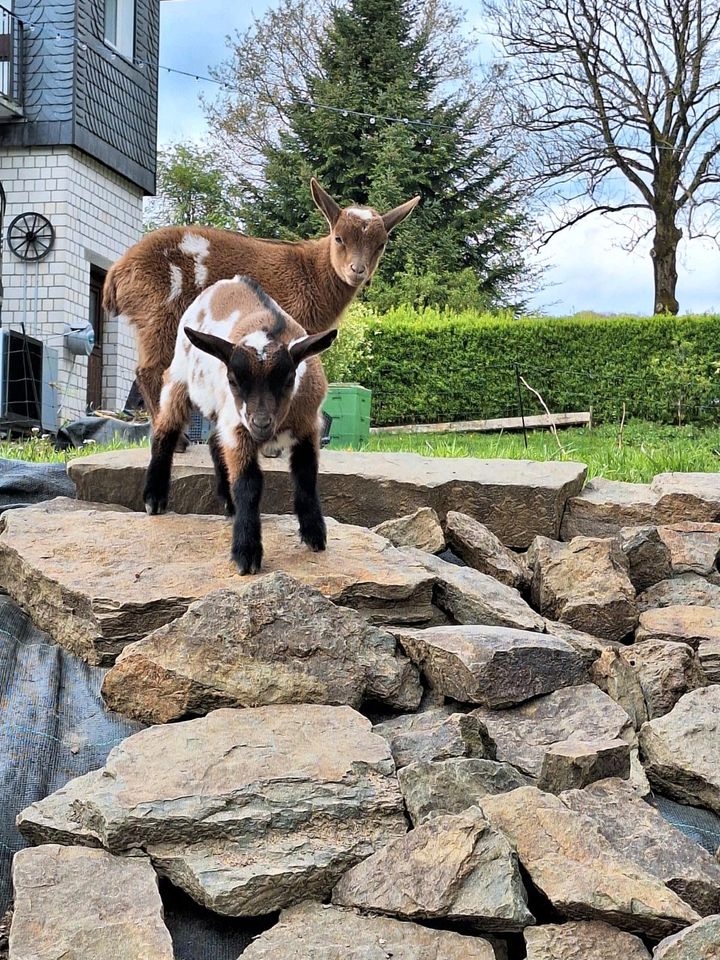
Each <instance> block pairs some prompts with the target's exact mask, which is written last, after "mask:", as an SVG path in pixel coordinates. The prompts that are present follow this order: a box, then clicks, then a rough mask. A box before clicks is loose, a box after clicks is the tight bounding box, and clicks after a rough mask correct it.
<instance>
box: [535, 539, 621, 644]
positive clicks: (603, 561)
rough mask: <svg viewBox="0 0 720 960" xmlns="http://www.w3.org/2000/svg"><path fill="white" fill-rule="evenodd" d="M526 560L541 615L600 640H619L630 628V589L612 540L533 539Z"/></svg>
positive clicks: (616, 545)
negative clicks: (559, 540) (564, 541)
mask: <svg viewBox="0 0 720 960" xmlns="http://www.w3.org/2000/svg"><path fill="white" fill-rule="evenodd" d="M528 562H529V564H530V568H531V570H532V584H531V595H532V602H533V606H534V607H535V608H536V609H537V610H539V611H540V612H541V613H542V614H543V615H544V616H546V617H550V618H552V619H553V620H559V621H561V622H562V623H568V624H569V625H570V626H571V627H575V628H576V629H578V630H583V631H586V632H588V633H590V632H592V633H593V634H594V635H595V636H599V637H602V638H604V639H605V640H621V639H622V638H623V637H625V636H627V634H629V633H631V632H632V630H633V629H634V628H635V625H636V624H637V621H638V613H637V607H636V605H635V589H634V587H633V585H632V583H631V582H630V579H629V577H628V567H627V559H626V557H625V555H624V554H623V552H622V550H621V549H620V547H619V545H618V543H617V541H615V540H607V539H590V538H587V537H577V538H575V539H574V540H573V541H572V542H570V543H558V542H556V541H553V540H548V539H547V538H546V537H537V538H536V539H535V541H534V542H533V544H532V546H531V547H530V550H529V551H528Z"/></svg>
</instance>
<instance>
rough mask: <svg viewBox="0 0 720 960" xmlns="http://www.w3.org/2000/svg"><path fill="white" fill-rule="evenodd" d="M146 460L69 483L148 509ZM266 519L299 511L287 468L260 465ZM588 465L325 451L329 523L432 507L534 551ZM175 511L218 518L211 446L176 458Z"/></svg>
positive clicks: (105, 463) (123, 454) (98, 459)
mask: <svg viewBox="0 0 720 960" xmlns="http://www.w3.org/2000/svg"><path fill="white" fill-rule="evenodd" d="M148 459H149V453H148V451H147V450H145V449H137V450H122V451H117V452H114V453H106V454H97V455H96V456H93V457H83V458H82V462H81V461H80V460H73V461H72V462H71V463H70V464H69V466H68V472H69V474H70V477H71V478H72V480H73V481H74V482H75V485H76V487H77V492H78V497H79V498H80V499H81V500H91V501H96V502H100V503H102V502H106V501H111V502H114V503H121V504H124V505H125V506H127V507H131V508H132V509H133V510H138V511H139V510H143V509H144V507H143V500H142V488H143V483H144V479H145V469H146V467H147V463H148ZM262 469H263V473H264V474H265V490H264V500H263V509H264V510H265V511H266V512H267V513H279V514H281V513H289V512H290V511H291V510H292V487H291V479H290V476H289V473H288V469H287V461H283V460H263V463H262ZM586 472H587V468H586V467H585V465H584V464H581V463H560V462H555V461H551V462H546V463H540V462H535V461H531V460H477V459H474V458H446V457H421V456H418V455H417V454H414V453H347V452H344V451H339V450H323V451H322V454H321V457H320V482H319V490H320V496H321V499H322V502H323V507H324V510H325V514H326V516H329V517H334V518H335V519H336V520H339V521H341V522H343V523H353V524H359V525H360V526H364V527H374V526H376V525H377V524H378V523H382V522H383V521H384V520H394V519H395V518H397V517H403V516H405V515H407V514H410V513H414V511H415V510H417V509H419V508H420V507H432V508H433V509H434V510H435V511H436V512H437V513H438V514H439V516H440V517H441V518H444V517H445V514H446V513H447V511H448V510H459V511H461V512H462V513H467V514H468V515H469V516H471V517H474V518H475V519H476V520H479V521H480V522H481V523H485V524H486V525H487V526H488V527H489V528H490V529H491V530H492V531H493V533H495V534H496V535H497V536H498V537H500V539H501V540H502V542H503V543H504V544H505V545H506V546H509V547H516V548H520V549H522V548H524V547H527V546H529V544H530V543H531V542H532V540H533V537H535V536H536V535H538V534H542V535H544V536H548V537H557V536H558V535H559V532H560V521H561V519H562V515H563V511H564V509H565V503H566V501H567V499H568V498H569V497H572V496H574V495H575V494H577V493H578V492H579V491H580V490H581V489H582V485H583V481H584V479H585V475H586ZM170 509H171V510H173V511H175V512H176V513H219V512H220V511H221V507H220V505H219V503H218V501H217V498H216V496H215V480H214V471H213V466H212V462H211V459H210V454H209V451H208V449H207V447H206V446H205V445H204V444H202V445H196V446H191V447H190V448H189V449H188V450H187V452H186V453H184V454H182V455H179V456H177V457H175V463H174V465H173V475H172V484H171V492H170Z"/></svg>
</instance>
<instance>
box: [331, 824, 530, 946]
mask: <svg viewBox="0 0 720 960" xmlns="http://www.w3.org/2000/svg"><path fill="white" fill-rule="evenodd" d="M333 903H335V904H337V905H338V906H342V907H357V908H358V909H360V910H365V911H370V912H372V913H381V914H386V915H390V916H395V917H399V918H400V919H405V920H436V921H437V920H444V921H450V922H455V923H464V924H466V925H468V926H470V927H473V928H474V929H476V930H479V931H485V932H497V933H513V932H517V931H520V930H523V929H524V928H525V927H526V926H528V924H531V923H534V922H535V919H534V917H533V915H532V914H531V913H530V911H529V910H528V907H527V894H526V892H525V887H524V886H523V882H522V880H521V879H520V868H519V866H518V861H517V855H516V853H515V851H514V850H513V849H512V848H511V846H510V844H509V843H508V841H507V840H506V839H505V837H504V835H503V834H502V833H500V832H499V831H497V830H495V829H494V828H493V827H491V826H490V824H489V823H488V822H487V820H486V819H485V818H484V817H483V815H482V812H481V811H480V810H479V809H478V808H477V807H471V808H470V809H468V810H466V811H464V812H463V813H461V814H458V815H456V816H441V817H436V818H434V819H432V820H428V821H427V822H426V823H424V824H421V826H419V827H416V828H415V829H414V830H411V831H410V833H408V834H407V836H405V837H400V838H399V839H398V840H393V841H392V842H391V843H389V844H388V845H387V846H386V847H383V849H382V850H378V852H377V853H375V854H373V855H372V856H371V857H368V859H367V860H363V862H362V863H359V864H357V865H356V866H355V867H353V868H352V869H350V870H348V872H347V873H346V874H345V876H344V877H343V878H342V879H341V880H340V882H339V883H338V884H337V886H336V887H335V889H334V890H333Z"/></svg>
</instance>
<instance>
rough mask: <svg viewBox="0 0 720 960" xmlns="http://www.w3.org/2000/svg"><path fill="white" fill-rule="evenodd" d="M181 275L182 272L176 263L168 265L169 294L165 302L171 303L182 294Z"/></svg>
mask: <svg viewBox="0 0 720 960" xmlns="http://www.w3.org/2000/svg"><path fill="white" fill-rule="evenodd" d="M182 284H183V275H182V270H181V269H180V267H179V266H178V265H177V264H176V263H171V264H170V293H169V294H168V298H167V302H168V303H172V302H173V300H177V298H178V297H179V296H180V294H181V293H182Z"/></svg>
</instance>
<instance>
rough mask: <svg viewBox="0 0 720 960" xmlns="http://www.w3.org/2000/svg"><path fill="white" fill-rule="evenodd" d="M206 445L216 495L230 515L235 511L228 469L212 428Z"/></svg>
mask: <svg viewBox="0 0 720 960" xmlns="http://www.w3.org/2000/svg"><path fill="white" fill-rule="evenodd" d="M208 447H209V448H210V456H211V457H212V461H213V465H214V467H215V479H216V482H217V495H218V497H219V499H220V500H221V501H222V504H223V506H224V507H225V516H226V517H232V516H233V515H234V513H235V504H234V503H233V501H232V493H231V490H230V478H229V477H228V469H227V464H226V463H225V457H224V455H223V451H222V444H221V443H220V440H219V439H218V435H217V434H216V433H215V431H214V430H213V432H212V433H211V434H210V436H209V437H208Z"/></svg>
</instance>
